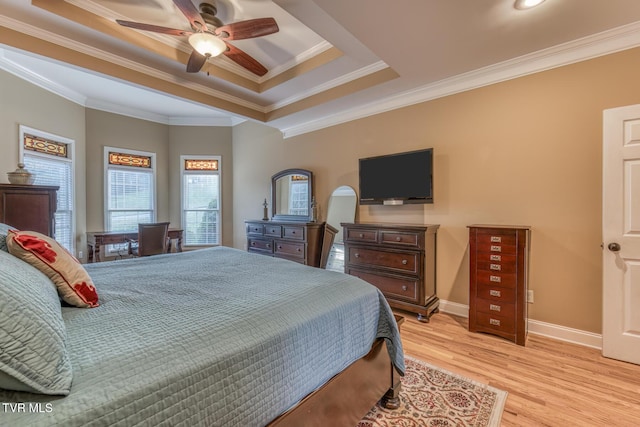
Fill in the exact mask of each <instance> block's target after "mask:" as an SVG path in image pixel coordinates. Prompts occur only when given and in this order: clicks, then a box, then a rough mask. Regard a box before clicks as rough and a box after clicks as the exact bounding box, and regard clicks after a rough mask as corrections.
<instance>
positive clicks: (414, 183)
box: [359, 148, 433, 204]
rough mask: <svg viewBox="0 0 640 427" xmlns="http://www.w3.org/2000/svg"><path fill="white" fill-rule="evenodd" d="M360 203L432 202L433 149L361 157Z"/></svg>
mask: <svg viewBox="0 0 640 427" xmlns="http://www.w3.org/2000/svg"><path fill="white" fill-rule="evenodd" d="M359 162H360V171H359V175H360V203H361V204H403V203H433V149H432V148H428V149H426V150H419V151H410V152H407V153H398V154H390V155H385V156H377V157H368V158H366V159H360V161H359Z"/></svg>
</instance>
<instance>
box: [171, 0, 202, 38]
mask: <svg viewBox="0 0 640 427" xmlns="http://www.w3.org/2000/svg"><path fill="white" fill-rule="evenodd" d="M173 3H174V4H175V5H176V6H177V7H178V9H180V12H182V14H183V15H184V16H186V17H187V19H188V20H189V23H190V24H191V28H193V30H194V31H207V24H205V22H204V19H203V18H202V15H200V12H198V9H196V7H195V6H194V5H193V3H191V0H173Z"/></svg>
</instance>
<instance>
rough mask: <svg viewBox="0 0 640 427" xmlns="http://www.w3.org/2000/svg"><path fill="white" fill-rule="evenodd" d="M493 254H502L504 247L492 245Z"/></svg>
mask: <svg viewBox="0 0 640 427" xmlns="http://www.w3.org/2000/svg"><path fill="white" fill-rule="evenodd" d="M491 252H502V246H498V245H491Z"/></svg>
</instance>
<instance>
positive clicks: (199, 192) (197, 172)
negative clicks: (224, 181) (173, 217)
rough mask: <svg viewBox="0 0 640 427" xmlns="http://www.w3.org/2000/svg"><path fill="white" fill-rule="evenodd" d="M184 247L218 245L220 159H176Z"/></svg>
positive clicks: (192, 157)
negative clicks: (180, 195)
mask: <svg viewBox="0 0 640 427" xmlns="http://www.w3.org/2000/svg"><path fill="white" fill-rule="evenodd" d="M180 162H181V163H182V228H183V229H184V240H183V244H184V245H185V246H206V245H219V244H220V212H221V206H220V201H221V199H220V156H213V157H212V156H180Z"/></svg>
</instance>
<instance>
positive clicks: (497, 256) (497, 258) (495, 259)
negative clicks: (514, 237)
mask: <svg viewBox="0 0 640 427" xmlns="http://www.w3.org/2000/svg"><path fill="white" fill-rule="evenodd" d="M489 259H490V260H491V261H502V255H491V256H490V257H489Z"/></svg>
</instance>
